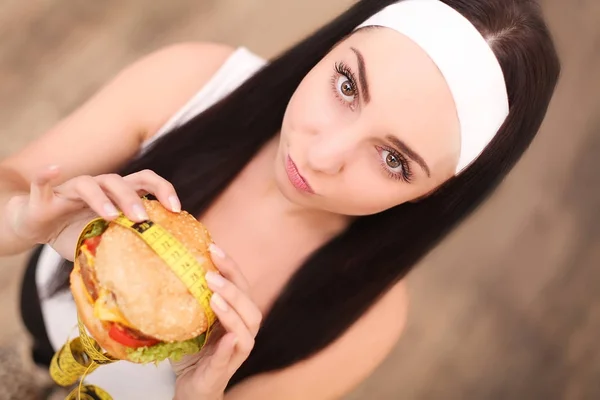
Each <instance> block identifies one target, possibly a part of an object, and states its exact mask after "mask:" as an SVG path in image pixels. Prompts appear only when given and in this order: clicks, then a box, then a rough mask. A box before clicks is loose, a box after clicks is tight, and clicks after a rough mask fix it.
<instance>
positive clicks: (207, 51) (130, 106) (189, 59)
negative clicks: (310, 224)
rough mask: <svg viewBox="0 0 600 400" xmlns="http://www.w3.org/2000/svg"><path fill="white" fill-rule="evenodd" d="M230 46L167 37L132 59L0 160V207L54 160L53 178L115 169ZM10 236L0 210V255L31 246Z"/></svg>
mask: <svg viewBox="0 0 600 400" xmlns="http://www.w3.org/2000/svg"><path fill="white" fill-rule="evenodd" d="M231 52H232V49H231V48H230V47H228V46H221V45H216V44H209V43H183V44H177V45H173V46H170V47H167V48H164V49H161V50H159V51H156V52H154V53H152V54H149V55H147V56H145V57H143V58H141V59H140V60H138V61H136V62H134V63H133V64H131V65H130V66H128V67H127V68H125V69H124V70H123V71H121V72H120V73H119V74H118V75H117V76H116V77H115V78H114V79H112V80H111V81H110V82H109V83H108V84H107V85H105V86H104V87H102V88H101V89H100V90H99V91H98V92H97V93H96V94H95V95H94V96H93V97H92V98H90V99H89V100H88V101H87V102H86V103H84V104H83V105H82V106H81V107H79V108H78V109H76V110H75V111H74V112H73V113H72V114H70V115H69V116H67V117H66V118H65V119H63V120H62V121H60V122H59V123H58V124H57V125H56V126H54V127H53V128H52V129H50V130H49V131H48V132H46V133H44V134H42V135H41V136H40V137H39V138H37V139H36V140H34V141H33V142H31V143H29V144H28V145H27V146H26V147H25V148H23V149H22V150H20V151H19V152H17V153H15V154H12V155H11V156H9V157H8V158H6V159H5V160H3V161H2V162H0V210H4V209H5V206H6V204H7V202H8V201H9V199H10V198H12V197H13V196H15V195H18V194H23V193H28V192H29V187H30V184H31V182H32V179H33V178H34V177H35V176H36V175H37V174H39V172H40V171H41V170H43V169H44V168H46V167H47V166H50V165H59V166H60V172H61V174H60V177H59V178H58V180H57V181H55V182H54V183H55V184H56V185H58V184H60V183H62V182H65V181H67V180H69V179H71V178H73V177H76V176H81V175H92V176H94V175H99V174H104V173H108V172H112V171H115V170H116V169H118V168H119V167H120V166H121V165H123V164H124V163H126V162H127V161H128V160H130V159H131V158H133V157H134V156H135V155H136V154H137V153H138V151H139V149H140V146H141V144H142V143H143V142H144V141H145V140H147V139H149V138H150V137H152V135H153V134H154V133H155V132H156V131H157V130H158V129H159V128H160V127H161V126H162V125H163V124H164V123H166V121H167V120H168V119H169V118H170V117H171V116H172V115H173V114H174V113H175V112H177V110H178V109H179V108H180V107H182V106H183V105H184V104H185V103H186V102H187V101H188V100H189V99H190V98H191V97H192V96H193V95H194V93H195V92H197V91H198V90H199V89H200V88H201V87H202V86H203V85H204V84H205V82H206V81H207V80H208V79H209V78H210V77H211V76H212V75H213V74H214V72H215V71H216V70H217V69H218V68H219V66H220V65H221V64H222V63H223V62H224V61H225V59H226V58H227V57H228V56H229V55H230V54H231ZM34 245H35V243H27V242H25V241H23V240H20V239H18V238H17V237H16V236H15V235H14V234H13V233H12V230H11V229H10V227H9V226H8V224H7V218H6V215H5V213H4V212H2V213H0V256H3V255H9V254H17V253H20V252H22V251H24V250H27V249H28V248H30V247H32V246H34Z"/></svg>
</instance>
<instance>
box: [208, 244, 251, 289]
mask: <svg viewBox="0 0 600 400" xmlns="http://www.w3.org/2000/svg"><path fill="white" fill-rule="evenodd" d="M209 250H210V253H211V259H212V261H213V263H214V264H215V266H216V267H217V269H218V270H219V272H220V273H221V274H222V275H223V276H224V277H225V278H227V279H228V280H229V281H231V282H233V284H234V285H235V286H237V287H238V288H240V289H241V290H242V291H243V292H245V293H249V292H250V284H249V283H248V280H247V279H246V277H245V276H244V274H243V273H242V271H241V270H240V269H239V267H238V266H237V264H236V262H235V261H233V260H232V259H231V258H230V257H229V256H228V255H227V254H225V252H224V251H223V250H221V249H220V248H219V247H218V246H217V245H215V244H214V243H211V245H210V246H209Z"/></svg>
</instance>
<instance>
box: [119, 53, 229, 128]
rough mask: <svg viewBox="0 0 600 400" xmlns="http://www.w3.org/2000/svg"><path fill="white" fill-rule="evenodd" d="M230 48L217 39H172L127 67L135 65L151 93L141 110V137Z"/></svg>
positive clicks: (164, 117)
mask: <svg viewBox="0 0 600 400" xmlns="http://www.w3.org/2000/svg"><path fill="white" fill-rule="evenodd" d="M234 51H235V48H234V47H231V46H228V45H225V44H220V43H211V42H185V43H176V44H173V45H170V46H168V47H165V48H162V49H159V50H157V51H155V52H154V53H151V54H149V55H148V56H146V57H144V58H142V59H140V60H139V62H138V63H137V65H132V66H131V67H130V68H131V69H136V78H135V80H136V82H137V83H139V84H140V85H148V84H149V83H150V84H151V85H152V89H151V90H152V94H154V96H151V97H149V103H150V104H146V105H145V112H144V114H143V115H144V116H145V117H146V118H147V120H146V121H144V124H145V125H146V126H147V132H146V137H145V139H147V138H149V137H150V136H152V135H153V134H154V133H155V132H156V131H157V130H158V129H159V128H160V127H161V126H162V125H163V124H164V123H165V122H166V120H167V119H168V118H169V117H170V116H171V115H172V114H174V113H175V112H177V110H179V108H181V107H182V106H183V105H184V104H185V103H186V102H187V101H188V100H189V99H190V98H191V97H192V96H193V95H194V94H195V93H196V92H197V91H198V90H200V89H201V88H202V87H203V86H204V85H205V84H206V83H207V82H208V80H210V78H211V77H212V76H213V75H214V74H215V73H216V72H217V70H218V69H219V68H220V67H221V66H222V65H223V63H224V62H225V61H226V60H227V58H228V57H229V56H231V54H232V53H233V52H234ZM148 94H150V93H148ZM152 98H154V99H156V100H152ZM148 106H150V107H156V109H152V108H150V109H148Z"/></svg>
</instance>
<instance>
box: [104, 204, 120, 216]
mask: <svg viewBox="0 0 600 400" xmlns="http://www.w3.org/2000/svg"><path fill="white" fill-rule="evenodd" d="M104 212H105V213H106V215H107V216H108V217H117V216H118V215H119V210H117V208H116V207H115V206H114V205H113V204H112V203H105V204H104Z"/></svg>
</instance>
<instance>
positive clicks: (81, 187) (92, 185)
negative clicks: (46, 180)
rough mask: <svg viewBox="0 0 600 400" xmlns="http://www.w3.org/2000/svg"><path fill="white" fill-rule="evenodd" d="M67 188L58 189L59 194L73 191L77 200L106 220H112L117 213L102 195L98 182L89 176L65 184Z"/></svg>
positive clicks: (109, 200) (103, 194)
mask: <svg viewBox="0 0 600 400" xmlns="http://www.w3.org/2000/svg"><path fill="white" fill-rule="evenodd" d="M67 185H68V188H60V189H59V193H62V192H65V193H68V192H71V191H73V192H74V194H75V195H76V197H77V198H79V199H81V200H83V201H84V202H85V203H86V204H87V205H88V206H89V207H90V208H91V209H92V210H94V212H95V213H97V214H98V215H100V216H101V217H102V218H104V219H106V220H112V219H114V218H116V217H117V216H118V215H119V211H118V210H117V208H116V207H115V205H114V204H113V202H112V201H111V199H110V198H109V197H108V196H107V195H106V193H104V191H103V190H102V188H101V187H100V185H99V184H98V182H97V181H96V180H95V179H94V178H93V177H91V176H79V177H77V178H75V179H72V180H71V181H69V182H67Z"/></svg>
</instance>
